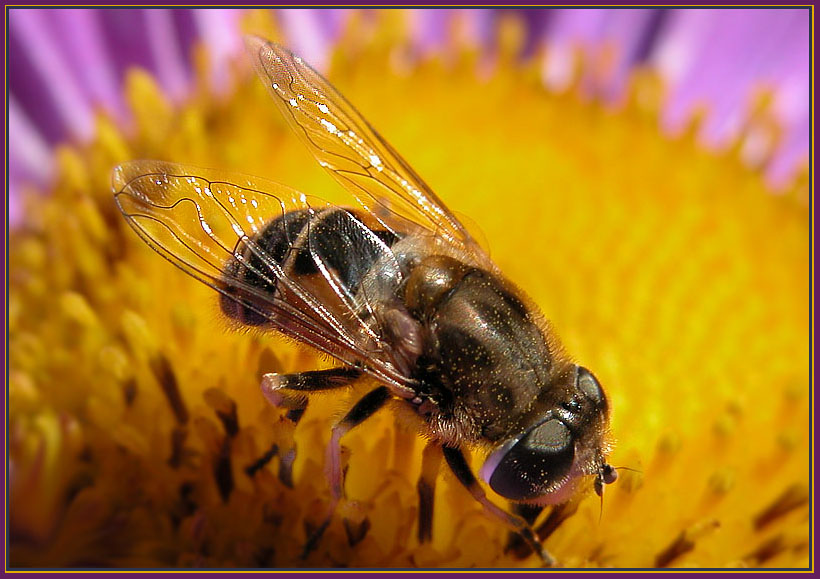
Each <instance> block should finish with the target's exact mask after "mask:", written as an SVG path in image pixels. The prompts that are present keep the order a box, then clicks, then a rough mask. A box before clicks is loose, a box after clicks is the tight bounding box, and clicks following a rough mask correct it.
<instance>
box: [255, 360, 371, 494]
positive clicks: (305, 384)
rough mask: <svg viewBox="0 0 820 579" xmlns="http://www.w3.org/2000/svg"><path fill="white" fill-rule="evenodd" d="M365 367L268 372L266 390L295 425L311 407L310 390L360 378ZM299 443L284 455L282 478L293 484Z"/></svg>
mask: <svg viewBox="0 0 820 579" xmlns="http://www.w3.org/2000/svg"><path fill="white" fill-rule="evenodd" d="M361 375H362V371H361V370H359V369H358V368H353V367H351V366H343V367H341V368H330V369H328V370H311V371H309V372H299V373H295V374H275V373H271V374H265V375H264V376H262V384H261V387H262V393H263V394H264V395H265V398H267V400H268V402H270V403H271V404H272V405H274V406H276V407H277V408H285V409H287V414H285V417H286V418H287V419H288V421H289V422H291V423H292V424H293V426H294V427H295V426H296V425H297V424H298V423H299V420H300V419H301V418H302V415H303V414H304V413H305V409H307V405H308V398H307V395H306V393H308V392H317V391H320V390H331V389H333V388H342V387H344V386H348V385H349V384H352V383H353V382H354V381H356V380H357V379H358V378H359V377H360V376H361ZM294 460H296V447H295V446H291V447H290V448H289V449H288V450H286V451H284V452H282V453H281V455H280V460H279V480H281V481H282V482H283V483H284V484H285V485H286V486H288V487H290V488H293V462H294Z"/></svg>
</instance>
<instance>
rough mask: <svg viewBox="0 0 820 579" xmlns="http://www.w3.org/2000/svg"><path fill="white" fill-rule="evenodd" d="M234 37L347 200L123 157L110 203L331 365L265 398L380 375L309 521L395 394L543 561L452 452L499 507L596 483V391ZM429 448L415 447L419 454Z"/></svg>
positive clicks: (352, 139)
mask: <svg viewBox="0 0 820 579" xmlns="http://www.w3.org/2000/svg"><path fill="white" fill-rule="evenodd" d="M246 44H247V48H248V51H249V53H250V55H251V57H252V58H253V61H254V65H255V68H256V71H257V73H258V74H259V76H260V77H261V79H262V81H263V82H264V83H265V85H266V86H267V87H268V89H269V91H270V93H271V95H272V96H273V100H274V102H275V103H276V105H277V107H278V108H279V110H280V112H281V113H282V114H283V115H284V116H285V118H286V119H287V121H288V123H289V124H290V125H291V128H293V129H294V130H295V131H296V133H297V134H298V135H299V137H300V138H301V139H302V141H303V142H304V143H305V145H307V147H308V149H309V150H310V152H311V153H312V154H313V156H314V157H315V158H316V160H317V161H318V162H319V164H320V165H321V166H322V167H324V168H325V169H327V170H328V171H329V172H330V174H331V175H332V176H333V177H334V178H335V179H336V180H337V181H338V182H339V183H340V184H341V185H342V186H343V187H344V188H345V189H346V190H347V191H348V192H349V194H350V195H351V196H352V197H353V198H354V199H355V204H354V203H351V206H350V207H347V206H339V205H332V204H329V203H325V202H321V201H318V200H315V199H313V198H309V197H307V196H306V195H303V194H301V193H299V192H297V191H294V190H292V189H290V188H288V187H285V186H283V185H279V184H277V183H272V182H268V181H263V180H261V179H255V178H250V177H246V176H241V175H232V176H229V177H228V178H226V177H225V175H226V173H223V172H219V173H215V172H213V171H210V170H207V169H200V168H195V167H186V166H183V165H177V164H172V163H166V162H159V161H134V162H129V163H125V164H123V165H121V166H119V167H117V168H116V169H115V170H114V175H113V183H114V191H115V198H116V202H117V204H118V205H119V208H120V209H121V211H122V213H123V215H124V216H125V218H126V219H127V221H128V223H129V224H130V225H131V226H132V227H133V228H134V230H135V231H136V232H137V233H138V234H139V236H140V237H141V238H142V239H143V240H144V241H145V242H146V243H147V244H148V245H150V246H151V247H152V248H153V249H155V250H156V251H157V252H158V253H160V254H161V255H162V256H163V257H165V258H166V259H168V260H169V261H171V262H172V263H173V264H174V265H176V266H177V267H179V268H180V269H182V270H183V271H185V272H187V273H188V274H190V275H192V276H193V277H195V278H197V279H198V280H200V281H202V282H204V283H205V284H207V285H209V286H210V287H212V288H213V289H215V290H216V291H218V292H219V293H220V305H221V309H222V311H223V312H224V313H225V314H226V315H227V316H229V317H230V318H232V319H233V320H235V321H237V322H239V323H241V324H244V325H247V326H252V327H258V328H261V329H272V330H277V331H279V332H281V333H283V334H285V335H286V336H289V337H291V338H295V339H296V340H298V341H300V342H302V343H304V344H307V345H309V346H312V347H313V348H315V349H317V350H319V351H321V352H324V353H325V354H328V355H330V356H332V357H333V358H335V359H336V360H338V361H339V363H340V365H339V366H338V367H337V368H333V369H327V370H317V371H310V372H303V373H298V374H266V375H264V377H263V378H262V390H263V392H264V394H265V396H266V398H267V399H268V400H269V401H270V402H272V403H273V404H274V405H276V406H278V407H282V408H285V409H287V410H288V413H287V416H288V418H290V419H291V420H292V421H294V422H298V419H299V417H300V416H301V414H302V413H303V412H304V410H305V408H306V407H307V403H308V396H307V395H308V394H309V393H310V392H315V391H319V390H330V389H337V388H343V387H345V386H348V385H350V384H352V383H353V382H354V381H356V380H358V379H360V378H362V377H364V376H367V377H369V378H370V379H371V380H373V381H374V382H375V383H377V384H378V386H377V387H376V388H374V389H373V390H371V391H370V392H369V393H367V394H366V395H365V396H363V397H362V398H361V399H360V400H359V401H358V402H357V403H356V404H355V405H354V406H353V407H352V408H351V409H350V410H349V411H348V412H347V414H346V415H345V416H344V417H343V418H342V419H341V420H340V421H339V422H338V423H336V424H335V425H334V426H333V429H332V435H331V438H330V443H329V445H328V447H327V454H326V461H327V464H326V471H327V473H328V478H329V484H330V487H331V491H332V502H331V505H330V506H331V508H330V515H329V516H328V520H327V521H326V522H325V525H324V526H326V525H327V522H329V520H330V517H331V516H332V514H333V510H334V508H335V505H336V503H337V502H338V501H339V500H340V498H341V497H342V494H343V484H344V480H343V472H342V468H341V460H340V455H341V446H340V439H341V437H342V436H343V435H344V434H345V433H346V432H348V431H349V430H350V429H352V428H354V427H356V426H358V425H359V424H360V423H362V422H364V421H365V420H367V418H369V417H370V416H372V415H373V414H374V413H376V412H378V411H379V410H380V409H382V408H383V407H384V406H385V405H386V403H387V402H388V401H389V400H398V401H399V402H398V403H399V404H400V405H404V406H405V407H407V408H410V409H412V410H413V411H414V412H415V413H416V414H417V415H418V416H419V417H421V420H420V422H421V423H422V424H423V431H424V432H423V434H424V435H425V437H426V438H427V439H428V445H429V448H430V449H433V450H436V451H437V449H439V448H440V449H441V450H440V454H438V455H437V456H441V455H442V454H443V457H444V459H445V462H446V463H447V465H448V466H449V467H450V469H451V470H452V472H453V473H454V474H455V476H456V478H457V479H458V481H459V482H460V483H461V484H463V485H464V487H465V488H466V489H467V490H468V491H469V492H470V493H471V494H472V496H473V497H474V498H475V499H476V500H477V501H479V502H480V503H481V504H482V505H483V506H484V508H485V510H486V511H487V512H488V513H489V514H490V515H491V516H493V517H496V518H498V519H500V520H501V521H503V522H505V523H506V524H507V525H509V526H510V527H511V528H512V529H513V530H514V531H516V532H517V533H519V534H520V536H521V537H522V538H523V539H524V540H525V541H526V542H527V543H528V544H529V545H530V546H531V547H532V549H533V550H534V551H535V552H537V553H538V554H539V555H540V556H541V558H542V560H543V561H544V562H545V563H546V564H552V563H553V562H554V560H553V559H552V557H551V556H550V555H549V553H547V551H546V550H545V549H544V548H543V546H542V545H541V544H540V542H539V541H538V539H537V537H536V535H535V533H534V532H533V530H532V528H531V526H530V525H529V524H528V523H527V522H526V521H525V520H524V519H523V518H522V517H520V516H518V515H517V514H515V513H513V512H508V511H506V510H504V509H502V508H500V507H498V506H497V505H495V504H494V503H493V502H491V501H490V500H489V499H488V497H487V496H486V494H485V492H484V490H483V487H482V486H481V485H480V484H479V482H478V479H477V478H476V476H475V474H474V473H473V472H472V471H471V468H470V466H469V464H468V462H467V460H466V457H465V451H483V452H485V453H487V458H486V460H485V461H484V463H483V466H482V468H481V469H480V472H479V476H480V478H481V479H482V480H483V481H484V482H485V483H486V484H488V485H489V487H490V488H491V489H492V490H493V491H494V492H495V493H497V494H498V495H500V496H501V497H504V498H506V499H508V500H510V501H512V502H513V503H514V504H519V505H522V504H523V505H538V506H544V505H550V504H557V503H561V502H564V501H566V500H567V499H568V498H569V497H570V495H571V493H572V492H573V490H574V488H575V487H576V486H577V483H578V481H579V480H580V479H581V478H582V477H584V476H593V477H595V479H594V480H595V490H596V492H597V493H598V494H599V495H600V494H601V493H602V492H603V487H604V485H605V484H609V483H612V482H614V480H615V478H616V476H617V475H616V472H615V470H614V469H613V468H612V467H611V466H610V465H609V464H607V462H606V454H607V452H608V450H609V444H608V442H607V436H608V422H609V408H608V403H607V398H606V396H605V394H604V391H603V389H602V388H601V385H600V384H599V382H598V380H597V379H596V378H595V376H594V375H593V374H592V373H591V372H590V371H589V370H587V369H586V368H584V367H582V366H579V365H576V364H574V363H572V362H571V361H570V360H569V359H568V357H567V356H566V354H565V353H564V352H563V351H562V349H561V347H560V345H559V342H558V340H557V338H556V337H555V336H554V335H553V333H552V332H551V330H550V329H549V327H548V325H547V322H546V321H545V319H544V318H543V316H542V314H541V313H540V312H539V310H538V309H537V307H536V306H535V305H534V304H533V303H532V302H530V300H529V299H528V298H527V297H526V296H525V295H524V294H523V293H522V292H521V291H520V290H519V289H518V288H516V287H515V286H514V285H513V284H512V283H511V282H510V281H508V280H507V279H506V278H504V276H503V275H502V274H501V272H500V271H499V269H498V267H497V266H496V265H495V264H494V263H493V262H492V261H491V260H490V258H489V256H488V255H487V254H486V253H485V252H484V251H483V250H482V249H481V247H479V245H478V244H477V243H476V241H475V240H474V239H473V237H471V235H470V234H469V233H468V231H467V230H466V229H465V227H464V226H463V225H462V224H461V223H460V222H459V220H458V219H456V218H455V217H454V216H453V214H452V213H451V212H450V211H449V210H448V209H447V208H446V207H445V206H444V204H443V203H442V202H441V201H440V200H439V198H438V197H437V196H436V195H435V193H433V191H432V190H431V189H430V188H429V187H428V186H427V184H425V182H424V181H423V180H422V179H421V178H420V177H419V176H418V175H417V174H416V173H415V171H413V169H412V168H411V167H410V166H409V165H408V164H407V163H406V162H405V161H404V160H403V159H402V158H401V157H400V156H399V154H398V153H397V152H396V151H395V150H394V149H393V148H392V147H391V146H390V145H389V144H388V143H387V141H385V140H384V139H383V138H382V137H381V136H380V135H379V134H378V133H377V132H376V131H375V129H373V127H371V126H370V124H369V123H368V122H367V121H366V120H365V119H364V118H363V117H362V116H361V115H360V114H359V113H358V112H357V111H356V109H355V108H354V107H353V106H352V105H351V104H350V103H349V102H348V101H347V100H346V99H345V98H344V97H343V96H342V95H341V94H339V93H338V92H337V91H336V89H334V88H333V86H331V85H330V83H329V82H328V81H327V80H325V79H324V78H323V77H322V76H321V75H320V74H319V73H318V72H316V71H315V70H313V69H312V68H311V67H310V66H308V65H307V64H306V63H304V62H303V61H302V60H301V59H300V58H299V57H298V56H296V55H294V54H292V53H291V52H289V51H288V50H287V49H285V48H283V47H281V46H279V45H277V44H274V43H272V42H268V41H266V40H264V39H261V38H258V37H249V38H247V39H246ZM354 205H355V206H354ZM434 455H435V453H434V452H428V451H427V450H426V451H425V453H424V458H423V462H424V461H426V460H427V457H428V456H434ZM437 464H438V463H437V462H436V465H437ZM431 472H432V474H430V473H431ZM435 473H436V471H435V469H430V468H423V469H422V479H421V480H420V481H419V486H418V489H419V498H420V502H421V504H420V509H419V512H420V521H419V538H420V539H421V540H426V539H429V538H430V535H431V525H432V522H431V516H432V500H433V499H432V494H433V493H432V492H431V489H432V488H433V485H434V483H435V477H436V474H435ZM324 526H323V528H324ZM319 534H320V533H319ZM308 543H311V541H310V540H309V541H308ZM314 543H315V541H314Z"/></svg>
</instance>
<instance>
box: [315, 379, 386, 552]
mask: <svg viewBox="0 0 820 579" xmlns="http://www.w3.org/2000/svg"><path fill="white" fill-rule="evenodd" d="M390 398H391V394H390V390H388V389H387V387H385V386H379V387H378V388H376V389H374V390H371V391H370V392H368V393H367V394H365V395H364V396H363V397H362V399H361V400H359V401H358V402H357V403H356V404H355V405H354V406H353V408H351V409H350V411H348V413H347V414H346V415H345V417H344V418H342V419H341V420H340V421H339V422H337V423H336V425H335V426H334V427H333V430H332V432H331V435H330V442H329V443H328V445H327V451H326V454H325V475H326V476H327V479H328V483H329V484H330V494H331V499H330V504H329V505H328V513H327V516H326V517H325V520H324V522H323V523H322V524H321V525H319V527H318V528H317V529H316V531H315V532H314V533H313V534H312V535H311V536H310V537H308V540H307V543H306V544H305V548H304V550H303V551H302V558H303V559H304V558H305V557H307V555H308V554H309V553H310V552H311V551H312V550H313V549H315V548H316V545H317V544H318V542H319V539H321V537H322V535H323V534H324V532H325V529H327V527H328V525H329V524H330V521H331V520H332V519H333V514H334V512H335V511H336V506H337V505H338V504H339V500H341V498H342V496H343V495H344V471H343V470H342V445H341V439H342V436H344V435H345V434H347V433H348V432H350V430H352V429H353V428H354V427H356V426H358V425H359V424H361V423H362V422H364V421H365V420H367V419H368V418H370V417H371V416H373V415H374V414H375V413H376V412H378V411H379V410H380V409H381V408H382V407H384V405H385V404H386V403H387V401H388V400H390Z"/></svg>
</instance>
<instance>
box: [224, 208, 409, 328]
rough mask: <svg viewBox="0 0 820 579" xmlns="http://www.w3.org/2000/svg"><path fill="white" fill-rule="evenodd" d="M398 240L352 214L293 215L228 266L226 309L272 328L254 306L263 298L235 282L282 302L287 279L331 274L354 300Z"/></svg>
mask: <svg viewBox="0 0 820 579" xmlns="http://www.w3.org/2000/svg"><path fill="white" fill-rule="evenodd" d="M397 240H398V236H397V235H395V234H394V233H392V232H390V231H386V230H378V229H370V228H368V227H367V226H365V225H364V224H363V222H362V221H361V220H360V219H359V218H358V217H357V216H356V214H355V213H353V212H351V211H349V210H345V209H341V208H337V207H331V208H328V209H322V210H318V211H313V210H310V209H299V210H295V211H290V212H288V213H285V214H283V215H282V216H281V217H277V218H276V219H274V220H273V221H271V222H270V223H268V224H267V225H266V226H265V228H264V230H262V231H261V232H260V233H259V234H257V235H256V237H254V238H253V239H252V240H250V241H245V242H242V245H240V246H238V248H237V250H236V251H235V257H232V258H231V259H229V260H228V262H227V263H226V265H225V268H224V276H225V278H226V282H227V283H226V287H225V290H224V291H225V293H223V294H222V297H221V300H220V306H221V308H222V311H223V312H224V313H225V314H226V315H228V316H229V317H231V318H233V319H236V320H238V321H240V322H242V323H244V324H247V325H251V326H263V325H268V324H270V323H271V321H272V320H271V315H272V313H268V312H261V311H260V309H261V308H260V307H257V306H251V305H250V303H249V302H251V303H255V302H257V301H258V300H254V299H253V296H251V295H250V292H247V291H244V290H243V288H241V287H239V286H237V285H236V284H231V283H230V280H236V281H239V282H242V283H243V284H245V285H247V286H251V288H252V289H253V290H257V291H258V292H259V293H262V294H265V295H268V296H270V297H277V298H280V296H279V295H278V294H277V292H280V290H281V288H280V287H279V286H280V283H281V282H280V278H281V277H286V278H288V279H290V280H292V281H294V282H295V283H299V281H300V280H303V281H304V280H307V279H309V278H313V277H314V276H319V275H323V274H324V275H329V276H331V277H332V279H333V281H334V283H335V284H337V285H338V287H339V289H340V290H341V291H342V292H344V293H346V294H347V295H348V296H349V297H351V299H352V296H353V295H354V294H355V293H356V290H357V289H358V287H359V284H360V282H361V280H362V278H363V277H364V276H365V274H367V272H368V271H369V270H370V269H371V268H372V267H373V265H374V264H375V263H376V262H377V261H378V259H379V258H380V256H381V255H382V253H383V252H384V251H386V250H387V249H388V248H389V247H390V246H391V245H392V244H394V243H395V242H396V241H397ZM271 261H273V262H275V263H276V264H277V265H278V266H279V270H278V271H277V270H276V268H274V267H271V263H270V262H271Z"/></svg>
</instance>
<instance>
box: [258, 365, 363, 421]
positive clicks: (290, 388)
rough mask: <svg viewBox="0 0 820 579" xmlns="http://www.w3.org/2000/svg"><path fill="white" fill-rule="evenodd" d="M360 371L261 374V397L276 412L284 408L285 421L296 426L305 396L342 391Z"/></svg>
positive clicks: (305, 402)
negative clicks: (288, 420)
mask: <svg viewBox="0 0 820 579" xmlns="http://www.w3.org/2000/svg"><path fill="white" fill-rule="evenodd" d="M361 375H362V371H361V370H359V369H358V368H353V367H351V366H342V367H341V368H330V369H328V370H311V371H309V372H298V373H295V374H274V373H271V374H265V375H263V376H262V384H261V387H262V393H263V394H264V395H265V398H267V400H268V402H270V403H271V404H273V405H274V406H276V407H277V408H286V409H287V410H288V418H289V419H290V420H292V421H293V422H294V423H296V422H299V419H300V418H301V417H302V414H303V413H304V411H305V408H307V395H306V393H308V392H318V391H320V390H332V389H333V388H342V387H343V386H348V385H350V384H352V383H353V382H354V381H356V380H357V379H358V378H359V377H360V376H361Z"/></svg>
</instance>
